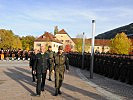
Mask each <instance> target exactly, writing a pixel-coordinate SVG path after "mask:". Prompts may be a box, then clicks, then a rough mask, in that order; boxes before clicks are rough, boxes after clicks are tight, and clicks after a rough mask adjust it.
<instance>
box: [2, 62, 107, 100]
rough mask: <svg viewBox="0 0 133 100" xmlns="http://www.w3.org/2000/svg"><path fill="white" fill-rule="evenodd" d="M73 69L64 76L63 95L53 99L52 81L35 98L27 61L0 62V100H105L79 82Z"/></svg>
mask: <svg viewBox="0 0 133 100" xmlns="http://www.w3.org/2000/svg"><path fill="white" fill-rule="evenodd" d="M76 70H77V69H76V68H74V67H70V72H69V73H66V74H65V80H64V83H63V86H62V88H61V90H62V92H63V94H62V95H61V96H58V97H54V96H53V94H54V81H52V82H49V81H48V80H47V81H46V87H45V92H43V93H42V95H41V97H35V96H34V95H35V86H36V83H32V79H31V69H30V68H29V67H28V61H19V62H18V61H14V62H12V61H8V62H6V61H3V62H2V61H0V100H106V98H105V96H104V94H101V92H98V91H97V89H96V88H94V87H92V86H90V85H89V84H88V83H86V82H85V81H83V80H81V78H80V77H79V73H78V72H77V71H76Z"/></svg>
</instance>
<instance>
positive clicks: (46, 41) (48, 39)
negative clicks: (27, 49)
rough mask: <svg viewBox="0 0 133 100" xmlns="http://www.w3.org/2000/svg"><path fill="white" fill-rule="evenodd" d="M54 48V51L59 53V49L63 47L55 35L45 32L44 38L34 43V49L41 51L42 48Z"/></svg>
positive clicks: (41, 37)
mask: <svg viewBox="0 0 133 100" xmlns="http://www.w3.org/2000/svg"><path fill="white" fill-rule="evenodd" d="M49 45H50V46H52V51H55V52H57V51H58V47H59V46H61V45H63V44H62V42H60V41H59V40H58V39H57V38H56V37H55V36H54V35H53V34H51V33H48V32H45V33H44V34H43V35H42V36H40V37H39V38H37V39H36V40H35V41H34V49H37V50H40V47H41V46H46V48H47V47H48V46H49Z"/></svg>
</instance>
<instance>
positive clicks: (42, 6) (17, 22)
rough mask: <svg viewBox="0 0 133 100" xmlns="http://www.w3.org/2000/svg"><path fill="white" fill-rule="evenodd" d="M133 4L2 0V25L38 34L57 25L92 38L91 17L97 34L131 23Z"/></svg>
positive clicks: (112, 0)
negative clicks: (94, 22) (94, 21)
mask: <svg viewBox="0 0 133 100" xmlns="http://www.w3.org/2000/svg"><path fill="white" fill-rule="evenodd" d="M132 5H133V0H0V29H8V30H12V31H13V32H14V33H15V34H16V35H19V36H26V35H33V36H37V37H38V36H40V35H42V34H43V33H44V32H45V31H48V32H52V33H53V32H54V27H55V26H58V28H59V30H61V29H65V30H66V32H67V33H68V34H69V35H70V36H71V37H76V36H77V34H82V33H83V32H85V35H86V37H87V38H90V37H91V33H92V23H91V22H92V20H96V33H95V35H97V34H101V33H103V32H106V31H109V30H112V29H114V28H117V27H120V26H124V25H128V24H130V23H132V22H133V6H132Z"/></svg>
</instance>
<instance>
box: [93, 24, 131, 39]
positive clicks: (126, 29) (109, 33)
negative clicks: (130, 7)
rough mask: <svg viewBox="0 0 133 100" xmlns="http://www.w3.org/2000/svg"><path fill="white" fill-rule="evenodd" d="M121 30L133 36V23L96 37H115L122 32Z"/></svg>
mask: <svg viewBox="0 0 133 100" xmlns="http://www.w3.org/2000/svg"><path fill="white" fill-rule="evenodd" d="M121 32H125V33H126V34H127V36H133V23H131V24H129V25H126V26H122V27H119V28H116V29H113V30H110V31H108V32H105V33H102V34H99V35H97V36H96V37H95V38H96V39H111V38H114V37H115V36H116V34H117V33H121Z"/></svg>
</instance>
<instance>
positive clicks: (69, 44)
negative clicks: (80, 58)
mask: <svg viewBox="0 0 133 100" xmlns="http://www.w3.org/2000/svg"><path fill="white" fill-rule="evenodd" d="M56 28H57V27H56ZM55 36H56V38H57V39H58V40H59V41H60V42H62V43H63V48H64V51H66V52H69V51H74V50H75V43H74V42H73V40H72V38H71V37H70V36H69V35H68V33H67V32H66V31H65V30H64V29H62V30H60V31H59V32H56V34H55Z"/></svg>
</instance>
